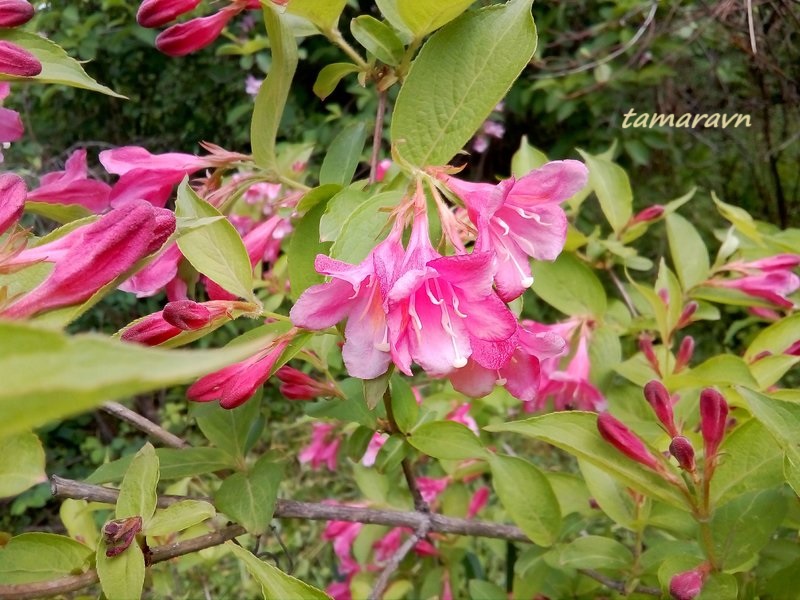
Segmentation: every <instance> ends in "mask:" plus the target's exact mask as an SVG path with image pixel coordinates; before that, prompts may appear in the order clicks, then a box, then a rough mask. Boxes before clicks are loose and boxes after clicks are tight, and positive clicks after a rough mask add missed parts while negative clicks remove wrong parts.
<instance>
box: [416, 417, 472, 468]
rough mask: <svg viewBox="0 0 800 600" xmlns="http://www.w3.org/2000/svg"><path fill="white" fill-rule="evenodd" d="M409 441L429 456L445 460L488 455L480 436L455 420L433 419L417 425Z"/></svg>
mask: <svg viewBox="0 0 800 600" xmlns="http://www.w3.org/2000/svg"><path fill="white" fill-rule="evenodd" d="M407 441H408V443H409V444H411V445H412V446H414V448H416V449H417V450H419V451H420V452H422V453H423V454H427V455H428V456H433V457H434V458H439V459H443V460H464V459H467V458H485V457H486V455H487V452H486V449H484V447H483V444H482V443H481V441H480V439H479V438H478V436H476V435H475V434H474V433H472V431H470V430H469V429H468V428H467V427H466V426H465V425H462V424H461V423H456V422H455V421H433V422H431V423H425V424H423V425H420V426H419V427H417V428H416V429H415V430H414V431H413V432H412V433H411V435H409V436H408V438H407Z"/></svg>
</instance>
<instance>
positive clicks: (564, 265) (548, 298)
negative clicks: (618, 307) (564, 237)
mask: <svg viewBox="0 0 800 600" xmlns="http://www.w3.org/2000/svg"><path fill="white" fill-rule="evenodd" d="M533 291H534V292H536V294H537V295H538V296H539V297H541V298H542V300H544V301H545V302H547V303H548V304H550V305H551V306H553V307H554V308H557V309H558V310H560V311H561V312H563V313H564V314H567V315H571V316H576V315H592V316H594V317H596V318H600V317H602V316H603V314H604V313H605V312H606V292H605V290H604V289H603V284H601V283H600V280H599V279H598V278H597V275H595V274H594V271H592V270H591V269H590V268H589V267H587V266H586V265H585V264H584V263H583V262H582V261H581V260H579V259H578V258H576V257H575V256H574V255H573V254H569V253H567V252H564V253H562V254H561V256H559V257H558V258H557V259H556V260H555V262H552V263H550V262H544V261H536V262H534V264H533Z"/></svg>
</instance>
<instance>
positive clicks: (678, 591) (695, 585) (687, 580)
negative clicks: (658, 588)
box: [669, 565, 708, 600]
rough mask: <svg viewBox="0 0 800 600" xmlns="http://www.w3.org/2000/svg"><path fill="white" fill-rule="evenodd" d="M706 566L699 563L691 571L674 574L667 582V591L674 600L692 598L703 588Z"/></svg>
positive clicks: (706, 572)
mask: <svg viewBox="0 0 800 600" xmlns="http://www.w3.org/2000/svg"><path fill="white" fill-rule="evenodd" d="M706 575H708V567H707V566H706V565H700V566H699V567H697V568H696V569H692V570H691V571H684V572H683V573H678V574H677V575H674V576H673V577H672V579H671V580H670V582H669V593H670V595H671V596H672V597H673V598H674V599H675V600H693V599H694V598H696V597H697V596H698V595H699V594H700V591H701V590H702V589H703V582H704V581H705V579H706Z"/></svg>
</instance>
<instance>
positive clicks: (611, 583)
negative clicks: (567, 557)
mask: <svg viewBox="0 0 800 600" xmlns="http://www.w3.org/2000/svg"><path fill="white" fill-rule="evenodd" d="M578 573H580V574H581V575H586V576H587V577H591V578H592V579H594V580H595V581H598V582H600V583H602V584H603V585H604V586H606V587H607V588H609V589H611V590H615V591H617V592H620V593H622V594H627V593H630V592H634V593H637V594H645V595H647V596H657V597H659V598H660V597H661V595H662V594H661V590H660V589H659V588H657V587H650V586H648V585H637V586H636V587H635V588H633V589H632V590H628V589H626V586H625V582H624V581H617V580H616V579H611V578H610V577H606V576H605V575H603V574H602V573H600V572H599V571H595V570H594V569H578Z"/></svg>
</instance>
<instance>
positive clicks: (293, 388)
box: [275, 366, 333, 400]
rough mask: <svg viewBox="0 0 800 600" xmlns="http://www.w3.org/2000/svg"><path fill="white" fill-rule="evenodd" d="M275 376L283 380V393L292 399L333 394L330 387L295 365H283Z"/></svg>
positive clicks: (281, 390)
mask: <svg viewBox="0 0 800 600" xmlns="http://www.w3.org/2000/svg"><path fill="white" fill-rule="evenodd" d="M275 376H276V377H277V378H278V379H279V380H280V381H281V387H280V392H281V394H283V396H284V397H286V398H289V399H290V400H313V399H314V398H319V397H324V396H331V395H333V394H332V390H331V389H330V388H329V387H327V386H325V385H324V384H322V383H321V382H319V381H317V380H316V379H313V378H312V377H309V376H308V375H306V374H305V373H303V372H302V371H299V370H297V369H295V368H293V367H289V366H283V367H281V368H280V369H278V370H277V371H276V372H275Z"/></svg>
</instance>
